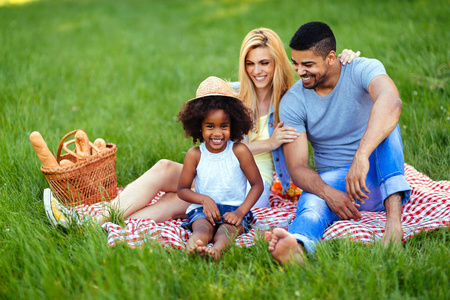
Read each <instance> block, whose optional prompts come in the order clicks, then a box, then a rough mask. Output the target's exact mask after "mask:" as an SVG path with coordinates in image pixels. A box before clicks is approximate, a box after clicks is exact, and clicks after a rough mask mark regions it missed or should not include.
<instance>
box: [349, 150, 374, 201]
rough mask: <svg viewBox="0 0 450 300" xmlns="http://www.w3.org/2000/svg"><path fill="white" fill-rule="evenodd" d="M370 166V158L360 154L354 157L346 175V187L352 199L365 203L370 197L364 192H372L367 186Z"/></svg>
mask: <svg viewBox="0 0 450 300" xmlns="http://www.w3.org/2000/svg"><path fill="white" fill-rule="evenodd" d="M369 167H370V163H369V159H367V158H364V157H360V156H355V157H354V158H353V163H352V165H351V166H350V169H349V170H348V173H347V176H346V177H345V188H346V191H347V194H348V196H349V197H350V198H351V199H352V201H354V199H356V200H358V201H359V202H361V203H365V200H367V199H369V196H367V195H366V194H364V192H366V193H367V194H370V190H369V189H368V188H367V187H366V177H367V173H368V172H369ZM363 191H364V192H363Z"/></svg>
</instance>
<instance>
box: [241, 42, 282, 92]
mask: <svg viewBox="0 0 450 300" xmlns="http://www.w3.org/2000/svg"><path fill="white" fill-rule="evenodd" d="M245 69H246V71H247V74H248V76H250V78H251V79H252V81H253V84H254V85H255V88H256V89H266V88H271V87H272V80H273V74H274V72H275V62H274V60H273V58H272V56H271V55H270V52H269V49H268V48H266V47H258V48H255V49H252V50H250V51H249V52H248V54H247V58H246V59H245Z"/></svg>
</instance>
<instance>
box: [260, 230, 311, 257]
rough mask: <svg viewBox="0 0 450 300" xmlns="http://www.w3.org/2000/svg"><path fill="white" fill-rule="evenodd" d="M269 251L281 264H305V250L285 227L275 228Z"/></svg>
mask: <svg viewBox="0 0 450 300" xmlns="http://www.w3.org/2000/svg"><path fill="white" fill-rule="evenodd" d="M269 251H270V252H271V253H272V256H273V258H274V259H275V260H276V261H278V262H279V263H280V264H286V263H300V264H303V260H304V257H305V252H304V250H303V247H302V246H300V245H299V244H298V242H297V240H296V239H295V238H294V236H292V235H291V234H290V233H289V232H287V231H286V230H285V229H283V228H275V229H274V230H273V233H272V239H271V240H270V242H269Z"/></svg>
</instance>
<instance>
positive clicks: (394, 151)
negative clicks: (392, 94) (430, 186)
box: [288, 125, 411, 252]
mask: <svg viewBox="0 0 450 300" xmlns="http://www.w3.org/2000/svg"><path fill="white" fill-rule="evenodd" d="M369 162H370V168H369V172H368V174H367V179H366V186H367V188H368V189H369V190H370V191H371V193H370V195H369V199H368V200H366V201H365V203H364V204H361V203H360V204H361V207H360V208H359V210H360V211H375V212H376V211H384V210H385V207H384V200H385V199H386V198H387V197H389V196H390V195H392V194H395V193H398V192H403V199H402V203H403V204H405V203H406V202H407V201H408V200H409V197H410V195H411V187H410V186H409V184H408V182H407V181H406V178H405V176H404V172H405V170H404V158H403V146H402V139H401V136H400V129H399V127H398V125H397V127H396V128H395V129H394V131H393V132H392V133H391V134H390V135H389V136H388V137H387V138H386V139H385V140H384V141H383V142H381V143H380V145H378V147H377V148H376V149H375V150H374V151H373V153H372V155H371V156H370V157H369ZM349 169H350V166H347V167H343V168H338V169H334V170H330V171H325V172H322V173H319V175H320V177H321V178H322V180H323V181H324V182H325V183H326V184H328V185H329V186H331V187H333V188H335V189H337V190H340V191H342V192H346V188H345V176H346V175H347V172H348V170H349ZM358 203H359V202H358ZM338 220H339V217H338V216H337V215H336V214H335V213H333V212H332V211H331V210H330V209H329V208H328V205H327V203H326V202H325V200H323V199H321V198H319V197H318V196H317V195H315V194H311V193H308V192H303V193H302V194H301V196H300V199H299V200H298V204H297V212H296V216H295V219H294V221H293V222H292V224H291V225H290V226H289V229H288V231H289V233H291V234H292V235H294V237H295V238H296V239H297V241H299V242H301V243H302V244H303V246H304V247H305V249H306V251H307V252H314V247H315V245H316V243H317V242H319V241H320V240H321V238H322V236H323V234H324V232H325V230H326V229H327V228H328V226H330V225H331V224H332V223H334V222H336V221H338Z"/></svg>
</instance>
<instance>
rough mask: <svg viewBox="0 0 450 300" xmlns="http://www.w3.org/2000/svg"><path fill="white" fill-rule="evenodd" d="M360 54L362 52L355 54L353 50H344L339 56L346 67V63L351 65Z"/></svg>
mask: <svg viewBox="0 0 450 300" xmlns="http://www.w3.org/2000/svg"><path fill="white" fill-rule="evenodd" d="M360 54H361V52H360V51H358V52H356V53H355V52H353V50H349V49H344V50H342V53H341V54H339V55H338V58H339V59H340V61H341V64H342V65H343V66H345V64H346V63H351V62H352V60H353V59H355V58H357V57H359V55H360Z"/></svg>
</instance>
